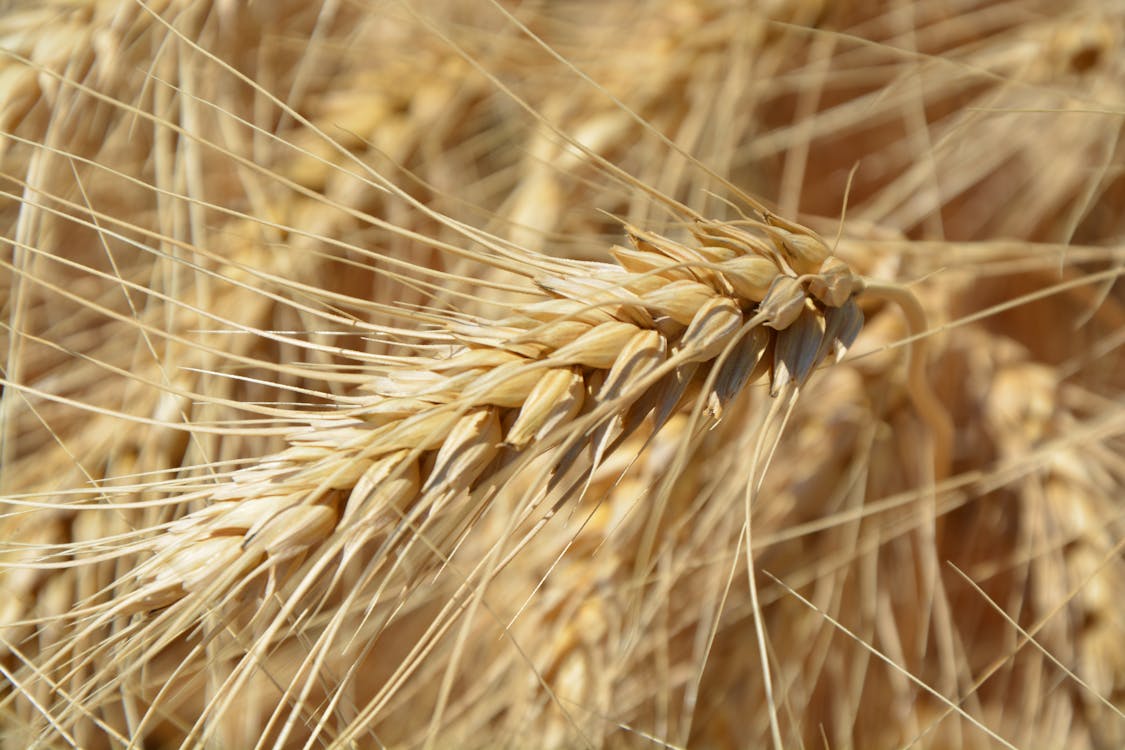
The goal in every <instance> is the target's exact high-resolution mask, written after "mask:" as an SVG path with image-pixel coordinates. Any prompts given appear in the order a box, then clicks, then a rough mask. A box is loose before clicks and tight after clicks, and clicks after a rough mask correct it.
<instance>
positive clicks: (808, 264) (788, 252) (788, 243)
mask: <svg viewBox="0 0 1125 750" xmlns="http://www.w3.org/2000/svg"><path fill="white" fill-rule="evenodd" d="M773 234H774V236H775V237H776V238H777V240H778V243H779V245H780V249H781V252H782V254H784V255H785V259H786V260H787V261H789V265H790V266H792V267H793V270H794V271H796V272H797V273H801V274H806V273H816V271H817V269H818V268H820V264H821V263H823V262H824V259H825V258H827V257H828V252H829V251H828V246H827V245H825V244H824V242H822V241H821V240H820V239H819V238H817V237H812V236H810V235H807V234H794V233H792V232H786V231H785V230H781V229H778V230H774V233H773Z"/></svg>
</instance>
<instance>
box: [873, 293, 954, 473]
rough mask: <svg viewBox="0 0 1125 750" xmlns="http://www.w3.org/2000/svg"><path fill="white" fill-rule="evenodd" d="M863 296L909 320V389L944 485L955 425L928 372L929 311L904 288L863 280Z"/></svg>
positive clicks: (907, 368) (949, 464) (951, 452)
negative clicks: (891, 305)
mask: <svg viewBox="0 0 1125 750" xmlns="http://www.w3.org/2000/svg"><path fill="white" fill-rule="evenodd" d="M860 293H862V294H864V295H866V296H868V297H871V298H874V299H883V300H886V301H888V302H891V303H894V304H895V305H897V306H898V308H899V309H900V310H902V313H903V316H904V317H905V319H906V325H907V328H908V330H909V333H910V337H911V338H910V341H909V344H908V346H909V348H910V353H909V358H908V361H907V365H906V383H907V389H908V390H909V392H910V398H911V400H912V401H913V403H914V408H915V409H917V410H918V415H919V416H920V417H921V418H922V420H923V421H924V422H925V423H926V426H927V427H928V428H929V430H930V437H931V439H932V441H933V446H932V452H933V470H934V481H935V482H941V481H943V480H945V479H947V478H948V477H949V475H950V471H951V469H952V454H953V438H954V433H953V421H952V419H950V416H949V411H948V410H947V409H946V408H945V406H943V405H942V403H941V401H940V400H939V399H938V397H937V395H936V394H935V393H934V389H933V386H932V385H931V383H930V377H929V374H928V372H927V368H928V367H929V363H928V361H927V359H926V351H927V345H926V341H927V339H926V337H927V332H928V331H929V324H928V323H927V322H926V311H925V310H923V309H922V305H921V303H920V302H918V298H917V297H916V296H914V294H913V293H911V291H910V290H909V289H907V288H906V287H904V286H902V285H901V284H887V283H883V282H879V281H874V280H871V279H863V280H862V281H861V282H860Z"/></svg>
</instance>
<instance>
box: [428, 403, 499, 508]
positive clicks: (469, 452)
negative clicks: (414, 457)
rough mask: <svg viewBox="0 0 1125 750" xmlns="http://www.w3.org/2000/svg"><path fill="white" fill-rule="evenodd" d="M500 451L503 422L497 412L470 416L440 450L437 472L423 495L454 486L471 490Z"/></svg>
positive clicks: (455, 429)
mask: <svg viewBox="0 0 1125 750" xmlns="http://www.w3.org/2000/svg"><path fill="white" fill-rule="evenodd" d="M499 450H500V420H499V419H498V418H497V416H496V410H495V409H481V410H479V411H473V412H469V413H468V414H466V415H465V416H463V417H461V419H459V420H457V424H456V426H454V428H453V429H452V430H451V431H450V433H449V436H448V437H447V438H446V439H445V442H444V443H442V445H441V447H440V448H439V449H438V453H437V457H436V458H435V459H434V468H433V470H431V471H430V476H429V478H428V479H427V480H426V483H425V484H424V485H423V486H422V491H423V492H429V491H430V490H433V489H437V488H446V487H448V486H450V485H456V486H458V487H464V488H465V489H469V488H471V486H472V484H473V482H475V481H476V480H477V477H478V476H480V473H481V472H482V471H484V469H485V467H486V466H488V464H489V463H491V462H492V459H493V458H495V457H496V453H497V452H498V451H499Z"/></svg>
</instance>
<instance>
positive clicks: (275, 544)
mask: <svg viewBox="0 0 1125 750" xmlns="http://www.w3.org/2000/svg"><path fill="white" fill-rule="evenodd" d="M336 520H337V515H336V511H335V510H333V509H332V508H329V507H328V506H326V505H294V506H292V507H290V508H286V509H285V510H283V511H281V512H280V513H278V514H277V515H275V516H274V517H273V518H271V519H269V520H268V521H266V522H265V523H264V524H262V526H261V528H260V529H258V530H256V531H255V530H252V531H251V532H250V535H249V536H248V537H247V540H246V549H247V550H249V551H255V550H261V551H264V552H265V553H266V554H267V555H269V556H270V557H273V558H278V559H286V558H290V557H294V556H296V555H299V554H301V553H303V552H305V551H306V550H307V549H308V548H309V547H311V546H313V545H314V544H319V543H320V542H322V541H324V540H325V539H326V538H328V535H329V534H331V533H332V530H333V529H335V528H336Z"/></svg>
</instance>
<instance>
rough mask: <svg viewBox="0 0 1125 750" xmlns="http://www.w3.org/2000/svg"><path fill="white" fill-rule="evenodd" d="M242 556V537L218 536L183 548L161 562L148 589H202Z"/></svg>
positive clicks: (179, 547) (194, 541)
mask: <svg viewBox="0 0 1125 750" xmlns="http://www.w3.org/2000/svg"><path fill="white" fill-rule="evenodd" d="M241 554H242V537H241V536H217V537H211V538H210V539H197V540H192V541H191V542H188V543H186V544H183V545H180V546H178V547H177V548H176V550H175V551H174V552H172V553H171V554H170V555H168V557H166V558H164V559H163V560H162V561H160V563H159V565H160V567H159V568H158V569H157V572H156V574H155V575H154V576H153V578H152V582H151V583H150V584H149V586H150V587H151V588H153V589H163V588H172V589H175V588H178V587H182V588H183V589H184V590H185V591H194V590H198V589H200V588H202V587H203V586H204V585H206V583H207V582H208V581H210V580H212V579H214V577H215V573H216V571H222V570H224V569H225V568H227V567H228V566H229V565H230V564H231V563H233V562H234V561H235V560H237V559H238V557H239V555H241Z"/></svg>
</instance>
